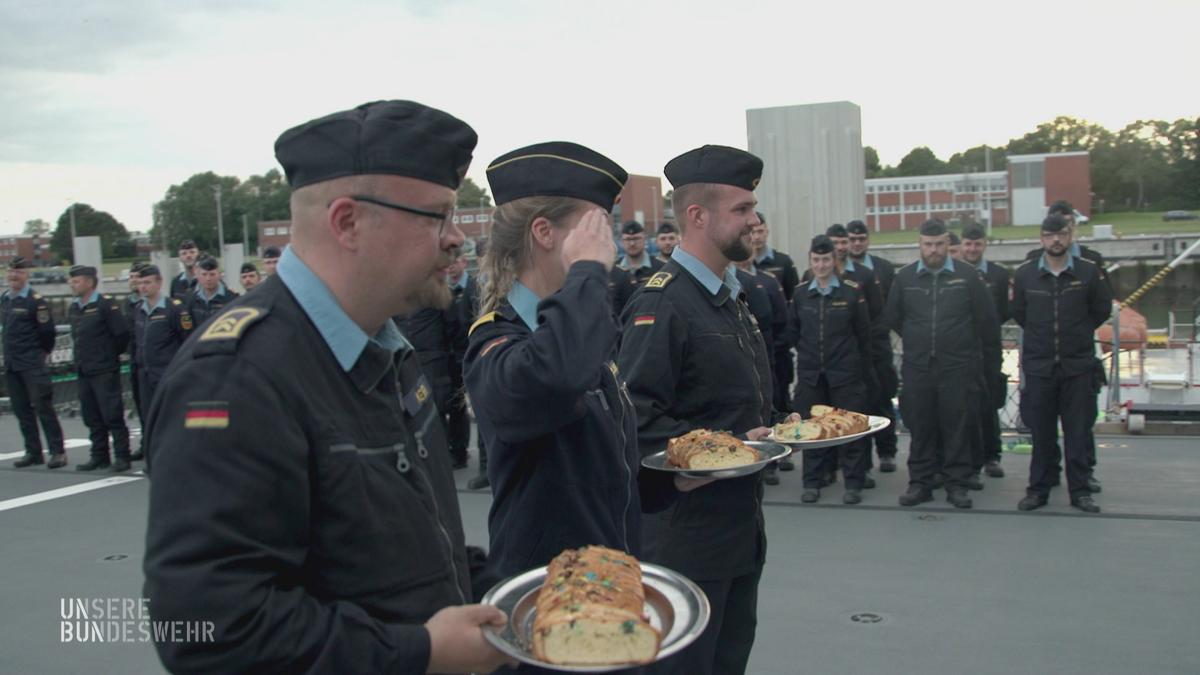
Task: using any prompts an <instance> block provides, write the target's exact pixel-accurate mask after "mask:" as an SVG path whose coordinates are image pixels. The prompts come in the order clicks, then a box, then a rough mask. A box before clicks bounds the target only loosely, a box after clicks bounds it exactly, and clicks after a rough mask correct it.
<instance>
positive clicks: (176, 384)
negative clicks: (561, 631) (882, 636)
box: [144, 101, 509, 674]
mask: <svg viewBox="0 0 1200 675" xmlns="http://www.w3.org/2000/svg"><path fill="white" fill-rule="evenodd" d="M475 141H476V135H475V132H474V131H473V130H472V129H471V128H470V127H469V126H467V125H466V124H465V123H463V122H461V121H460V120H458V119H455V118H454V117H451V116H450V115H447V114H446V113H444V112H441V111H438V110H434V109H431V108H427V107H425V106H423V105H421V104H419V103H413V102H411V101H383V102H378V103H371V104H366V105H363V106H359V107H358V108H356V109H354V110H347V111H343V112H339V113H334V114H332V115H329V116H326V117H323V118H320V119H317V120H313V121H311V122H308V123H306V124H303V125H301V126H299V127H296V128H294V129H291V130H289V131H287V132H285V133H284V134H283V135H282V136H280V138H279V140H278V141H277V142H276V144H275V153H276V157H277V158H278V160H279V162H280V164H282V165H283V167H284V170H285V171H286V173H287V177H288V182H289V184H290V185H291V187H292V196H291V210H292V222H293V226H294V229H293V234H292V242H291V245H290V246H289V247H288V248H287V249H286V250H285V251H283V254H282V256H281V257H280V259H279V265H278V269H277V276H278V277H279V279H278V280H277V281H275V280H272V281H270V282H268V283H265V284H263V285H262V287H261V288H258V289H257V290H255V291H254V292H253V293H251V294H248V295H247V296H245V297H244V298H243V299H242V300H240V301H239V302H237V303H235V304H234V305H232V306H230V307H227V308H226V309H225V310H224V311H223V312H222V313H221V314H218V315H217V316H216V317H214V318H213V319H212V320H211V321H210V323H209V324H207V326H206V328H205V329H204V330H203V331H201V332H200V334H199V335H198V336H196V339H194V340H191V341H189V342H188V343H187V344H186V345H185V346H184V348H183V349H181V350H180V351H179V353H178V355H177V357H176V358H175V360H174V362H173V363H172V366H171V368H170V369H169V370H168V371H167V374H166V376H165V378H164V379H163V382H162V384H161V389H162V395H161V396H158V397H157V398H156V399H155V401H154V404H153V405H152V407H151V410H150V414H149V415H148V416H147V417H148V421H149V423H148V425H147V432H146V433H147V447H148V451H147V467H148V471H149V473H150V475H151V476H152V479H151V488H150V520H149V525H148V529H147V535H146V555H145V563H144V568H145V574H146V586H145V597H147V598H149V599H150V602H152V603H153V605H154V607H155V612H156V619H160V620H165V621H172V620H180V621H184V620H188V621H207V622H211V625H212V626H213V635H212V639H211V640H208V641H205V642H175V643H168V642H159V643H156V647H157V648H158V652H159V656H160V657H161V658H162V661H163V663H164V664H165V665H166V667H167V668H168V669H169V670H171V671H173V672H204V673H217V672H220V673H234V672H238V673H241V672H245V673H260V672H297V673H299V672H304V673H414V674H416V673H426V672H431V673H472V672H480V673H490V672H492V671H493V670H495V669H496V668H497V667H498V666H499V665H501V664H503V663H506V662H508V661H509V660H508V659H507V658H505V657H504V656H503V655H502V654H501V653H500V652H498V651H497V650H496V649H495V648H493V647H491V646H490V645H489V644H488V643H487V642H486V640H485V639H484V637H483V634H482V631H481V628H480V627H481V626H482V625H485V624H503V623H504V621H505V620H506V619H505V616H504V613H503V612H501V611H500V610H498V609H496V608H495V607H488V606H482V605H472V604H469V603H471V602H472V600H473V596H474V595H475V591H478V592H479V593H480V594H481V593H482V590H484V589H486V587H487V585H488V583H489V580H488V579H486V578H485V577H482V576H477V577H476V578H475V579H474V584H473V583H472V582H473V580H472V571H473V570H472V569H471V568H472V565H471V564H470V563H469V562H468V561H469V560H475V561H480V562H481V560H482V557H483V556H482V554H478V555H475V556H473V557H472V558H469V557H468V551H467V549H466V547H465V545H464V537H463V529H462V522H461V519H460V516H459V508H458V500H457V498H456V494H455V489H454V479H453V476H452V473H451V469H450V458H449V454H448V452H447V450H446V438H445V434H444V432H443V431H442V427H441V425H440V424H438V423H437V419H436V417H437V410H436V408H435V407H434V403H433V396H432V389H431V387H430V385H429V383H428V381H427V380H426V378H425V377H424V375H422V373H421V370H420V367H419V365H418V363H417V360H416V354H415V353H414V351H413V349H412V347H411V345H409V343H408V341H407V340H406V339H405V338H404V336H403V335H401V334H400V332H399V331H398V330H397V328H396V326H395V324H394V323H393V322H392V320H391V318H390V317H392V316H394V315H397V314H403V313H405V312H411V311H413V310H415V309H416V308H417V307H420V306H422V305H431V306H438V307H447V306H448V305H449V303H450V299H451V294H450V289H449V287H448V286H447V284H446V279H445V276H444V273H443V272H444V269H445V267H446V266H447V265H449V264H450V263H451V262H453V261H454V258H455V253H456V250H457V249H458V248H459V247H460V246H461V245H462V243H463V240H464V237H463V233H462V232H461V231H460V230H459V229H458V228H457V227H456V226H454V225H453V224H452V223H451V222H450V213H451V212H452V210H453V209H454V191H455V189H456V188H457V187H458V185H459V183H460V182H461V180H462V177H463V175H464V174H465V172H466V170H467V167H468V165H469V163H470V160H471V152H472V150H473V149H474V147H475ZM215 449H219V450H220V451H219V452H214V450H215ZM478 567H481V565H478Z"/></svg>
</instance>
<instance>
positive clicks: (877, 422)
mask: <svg viewBox="0 0 1200 675" xmlns="http://www.w3.org/2000/svg"><path fill="white" fill-rule="evenodd" d="M867 417H869V418H870V424H871V426H869V427H868V428H867V430H866V431H863V432H859V433H857V434H850V435H849V436H841V437H838V438H826V439H822V440H819V441H785V440H783V439H778V438H775V430H774V429H772V430H771V435H770V436H768V437H767V439H768V440H771V441H774V442H776V443H784V444H787V445H790V446H791V447H793V448H796V449H798V450H802V449H804V448H812V449H814V450H815V449H817V448H832V447H833V446H835V445H845V444H846V443H851V442H853V441H857V440H858V439H860V438H863V437H865V436H870V435H871V434H873V433H875V432H877V431H879V430H881V429H886V428H888V425H890V424H891V423H892V421H891V420H889V419H888V418H886V417H882V416H879V415H868V416H867Z"/></svg>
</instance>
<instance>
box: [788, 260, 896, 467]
mask: <svg viewBox="0 0 1200 675" xmlns="http://www.w3.org/2000/svg"><path fill="white" fill-rule="evenodd" d="M840 277H841V278H842V279H846V280H849V281H853V282H855V283H856V284H858V291H859V293H861V294H862V296H863V297H864V298H865V299H866V306H867V317H868V318H869V319H870V321H871V328H872V331H873V332H872V342H871V351H872V352H874V351H875V349H877V347H876V344H877V342H876V340H877V339H878V338H877V335H876V333H875V332H874V331H875V330H876V328H877V327H878V326H879V325H880V324H881V322H882V321H883V310H884V294H883V285H882V284H881V283H880V282H879V277H876V276H875V272H873V271H872V270H871V268H869V267H867V266H866V265H861V264H856V263H855V262H854V261H853V260H850V259H849V258H847V259H846V261H845V266H844V267H843V268H842V271H841V272H840ZM812 278H813V276H812V270H805V271H804V277H803V279H802V283H801V286H800V287H798V288H797V289H796V291H795V292H793V293H792V297H793V298H795V297H796V295H797V294H798V293H799V292H800V291H801V290H803V288H804V284H808V283H811V282H812ZM887 350H888V353H889V354H890V353H891V350H892V344H891V338H888V346H887ZM872 358H874V354H872ZM867 371H871V372H872V375H871V382H868V383H867V390H868V391H878V390H879V389H880V388H881V387H880V386H879V383H878V382H877V380H878V377H877V376H876V375H875V374H874V369H873V368H866V370H864V372H867ZM871 407H872V406H871V404H870V401H869V400H868V399H866V398H864V399H863V401H862V402H861V403H860V404H859V407H858V408H849V410H853V411H854V412H858V413H867V414H874V413H872V412H871V410H870V408H871ZM796 412H798V413H800V414H801V415H804V416H805V417H807V416H808V410H797V411H796ZM870 447H871V446H870V444H869V441H868V444H867V446H866V448H867V449H866V450H864V453H865V457H864V458H863V459H864V461H865V463H866V465H865V468H864V469H863V470H864V471H870V470H871V469H872V468H873V467H874V466H875V463H874V462H873V461H872V460H871V453H870ZM893 447H894V446H893ZM824 458H825V459H824V461H823V467H822V469H821V475H829V474H836V472H837V470H838V453H834V452H831V453H826V454H825V455H824Z"/></svg>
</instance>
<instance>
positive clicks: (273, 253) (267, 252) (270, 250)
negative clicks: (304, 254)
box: [262, 246, 283, 258]
mask: <svg viewBox="0 0 1200 675" xmlns="http://www.w3.org/2000/svg"><path fill="white" fill-rule="evenodd" d="M281 255H283V251H281V250H279V247H278V246H268V247H266V248H264V249H263V254H262V257H264V258H278V257H279V256H281Z"/></svg>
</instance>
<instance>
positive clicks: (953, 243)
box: [950, 230, 962, 246]
mask: <svg viewBox="0 0 1200 675" xmlns="http://www.w3.org/2000/svg"><path fill="white" fill-rule="evenodd" d="M961 243H962V239H959V238H958V235H957V234H955V233H954V230H950V245H951V246H958V245H959V244H961Z"/></svg>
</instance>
